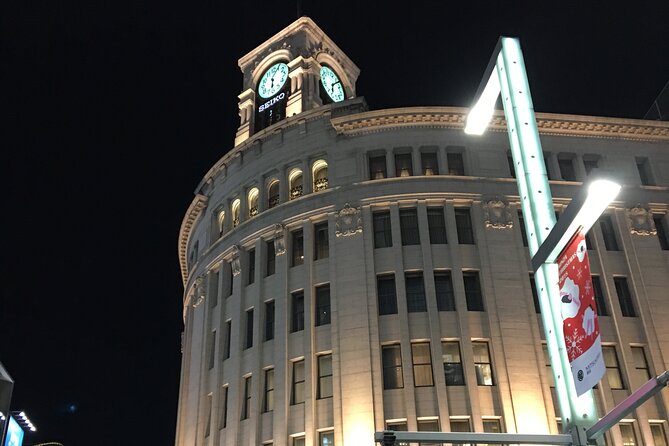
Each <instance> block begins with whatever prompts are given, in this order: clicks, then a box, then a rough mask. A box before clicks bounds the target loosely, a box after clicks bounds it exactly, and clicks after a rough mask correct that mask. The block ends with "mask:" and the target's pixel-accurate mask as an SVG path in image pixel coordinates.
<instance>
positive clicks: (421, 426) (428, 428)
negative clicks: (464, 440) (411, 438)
mask: <svg viewBox="0 0 669 446" xmlns="http://www.w3.org/2000/svg"><path fill="white" fill-rule="evenodd" d="M417 422H418V423H417V424H418V432H441V428H440V427H439V420H438V419H436V418H433V419H429V420H417ZM451 430H452V429H451ZM439 445H440V444H439V443H421V444H420V446H439Z"/></svg>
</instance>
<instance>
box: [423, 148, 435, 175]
mask: <svg viewBox="0 0 669 446" xmlns="http://www.w3.org/2000/svg"><path fill="white" fill-rule="evenodd" d="M420 161H421V164H422V167H423V175H427V176H429V175H439V166H438V164H437V154H436V153H435V152H423V153H421V154H420Z"/></svg>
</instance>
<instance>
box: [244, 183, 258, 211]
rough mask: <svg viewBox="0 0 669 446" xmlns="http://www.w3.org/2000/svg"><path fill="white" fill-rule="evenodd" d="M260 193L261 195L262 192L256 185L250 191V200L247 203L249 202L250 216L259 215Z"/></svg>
mask: <svg viewBox="0 0 669 446" xmlns="http://www.w3.org/2000/svg"><path fill="white" fill-rule="evenodd" d="M258 195H260V192H259V191H258V188H256V187H254V188H253V189H251V190H250V191H249V195H248V201H247V203H248V204H249V217H255V216H256V215H258Z"/></svg>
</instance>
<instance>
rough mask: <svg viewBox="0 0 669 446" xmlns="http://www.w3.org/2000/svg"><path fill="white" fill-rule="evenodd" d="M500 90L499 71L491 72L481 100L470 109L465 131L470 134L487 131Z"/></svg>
mask: <svg viewBox="0 0 669 446" xmlns="http://www.w3.org/2000/svg"><path fill="white" fill-rule="evenodd" d="M499 91H500V87H499V78H498V77H497V73H496V72H491V73H490V77H489V78H488V82H487V83H486V86H485V88H484V89H483V93H481V96H480V97H479V100H478V101H477V102H476V104H475V105H474V106H473V107H472V108H471V110H469V114H468V115H467V118H466V121H465V133H467V134H468V135H482V134H483V132H485V129H486V128H487V127H488V124H489V123H490V120H491V119H492V115H493V113H494V112H495V103H496V102H497V97H498V96H499Z"/></svg>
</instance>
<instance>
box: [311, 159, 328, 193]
mask: <svg viewBox="0 0 669 446" xmlns="http://www.w3.org/2000/svg"><path fill="white" fill-rule="evenodd" d="M311 172H312V174H313V179H314V192H318V191H321V190H325V189H327V188H328V163H326V162H325V161H324V160H318V161H316V162H314V164H313V166H312V167H311Z"/></svg>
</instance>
